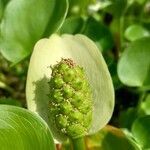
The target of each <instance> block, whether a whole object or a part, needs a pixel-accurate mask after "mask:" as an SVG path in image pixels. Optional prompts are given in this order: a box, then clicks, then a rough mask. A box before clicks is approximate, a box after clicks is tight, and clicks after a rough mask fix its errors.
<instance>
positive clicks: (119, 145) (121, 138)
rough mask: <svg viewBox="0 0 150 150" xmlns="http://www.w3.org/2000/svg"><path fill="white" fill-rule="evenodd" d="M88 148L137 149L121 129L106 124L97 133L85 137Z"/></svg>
mask: <svg viewBox="0 0 150 150" xmlns="http://www.w3.org/2000/svg"><path fill="white" fill-rule="evenodd" d="M86 145H87V149H88V150H139V148H138V147H137V146H136V145H135V144H134V143H132V142H131V141H130V140H129V139H128V138H127V137H126V135H125V134H124V133H123V132H122V130H120V129H118V128H115V127H112V126H106V127H105V128H103V129H102V130H101V131H99V132H98V133H96V134H94V135H91V136H87V137H86Z"/></svg>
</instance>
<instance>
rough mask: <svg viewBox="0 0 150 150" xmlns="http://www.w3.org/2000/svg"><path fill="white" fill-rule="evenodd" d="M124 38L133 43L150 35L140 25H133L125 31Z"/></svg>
mask: <svg viewBox="0 0 150 150" xmlns="http://www.w3.org/2000/svg"><path fill="white" fill-rule="evenodd" d="M124 36H125V38H126V39H127V40H129V41H135V40H137V39H140V38H143V37H146V36H150V33H149V31H148V30H146V29H145V28H144V27H142V26H141V25H138V24H134V25H131V26H129V27H128V28H127V29H126V30H125V33H124Z"/></svg>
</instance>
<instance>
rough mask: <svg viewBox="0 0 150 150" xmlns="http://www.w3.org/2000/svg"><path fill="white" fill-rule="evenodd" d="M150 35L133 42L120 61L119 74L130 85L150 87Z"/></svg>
mask: <svg viewBox="0 0 150 150" xmlns="http://www.w3.org/2000/svg"><path fill="white" fill-rule="evenodd" d="M149 56H150V37H146V38H142V39H139V40H136V41H134V42H132V43H131V44H130V45H129V46H128V47H127V48H126V49H125V51H124V53H123V54H122V56H121V58H120V60H119V63H118V76H119V78H120V80H121V81H122V82H123V83H124V84H126V85H128V86H136V87H146V88H148V89H149V88H150V78H149V77H150V57H149Z"/></svg>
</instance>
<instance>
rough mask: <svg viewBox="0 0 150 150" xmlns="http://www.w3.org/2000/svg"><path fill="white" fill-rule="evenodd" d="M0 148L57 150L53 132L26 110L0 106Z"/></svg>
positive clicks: (37, 117)
mask: <svg viewBox="0 0 150 150" xmlns="http://www.w3.org/2000/svg"><path fill="white" fill-rule="evenodd" d="M0 147H1V149H3V150H12V149H14V150H33V149H37V150H49V149H51V150H55V147H54V142H53V139H52V136H51V132H50V130H49V128H48V126H47V124H46V123H45V121H44V120H42V119H41V118H40V117H39V116H37V115H36V114H34V113H31V112H29V111H28V110H26V109H23V108H19V107H15V106H8V105H0Z"/></svg>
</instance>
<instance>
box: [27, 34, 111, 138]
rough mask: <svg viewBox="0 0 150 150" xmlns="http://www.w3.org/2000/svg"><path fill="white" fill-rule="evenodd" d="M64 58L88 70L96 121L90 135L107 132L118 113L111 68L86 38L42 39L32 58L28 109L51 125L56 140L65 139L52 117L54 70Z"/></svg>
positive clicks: (63, 36)
mask: <svg viewBox="0 0 150 150" xmlns="http://www.w3.org/2000/svg"><path fill="white" fill-rule="evenodd" d="M62 58H71V59H72V60H73V61H74V62H75V63H76V64H78V65H80V66H81V67H83V68H84V70H85V73H86V75H87V78H88V80H89V83H90V85H91V88H92V92H93V103H94V104H93V105H94V110H93V119H92V125H91V128H90V130H89V132H88V134H93V133H96V132H97V131H98V130H100V129H101V128H103V127H104V126H105V125H106V124H107V123H108V121H109V120H110V118H111V116H112V112H113V109H114V89H113V84H112V80H111V77H110V74H109V71H108V68H107V65H106V63H105V61H104V59H103V57H102V54H101V52H100V51H99V50H98V48H97V47H96V45H95V44H94V42H93V41H91V40H90V39H89V38H87V37H86V36H84V35H81V34H77V35H75V36H73V35H69V34H64V35H62V36H59V35H56V34H53V35H52V36H51V37H50V38H49V39H41V40H40V41H38V42H37V43H36V45H35V47H34V50H33V54H32V56H31V60H30V65H29V70H28V77H27V86H26V97H27V105H28V109H29V110H31V111H34V112H37V113H38V114H39V115H40V116H42V117H43V118H44V119H45V121H46V122H47V123H48V124H49V127H50V129H51V131H52V133H53V136H54V138H55V139H56V140H58V141H62V140H63V139H64V138H65V136H64V135H62V134H61V133H60V132H59V131H57V129H56V127H55V126H54V125H53V121H52V120H51V114H49V113H48V103H49V97H48V93H49V85H48V81H49V80H50V78H51V69H50V66H51V65H52V66H53V65H55V64H56V63H57V62H59V61H60V60H61V59H62Z"/></svg>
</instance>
